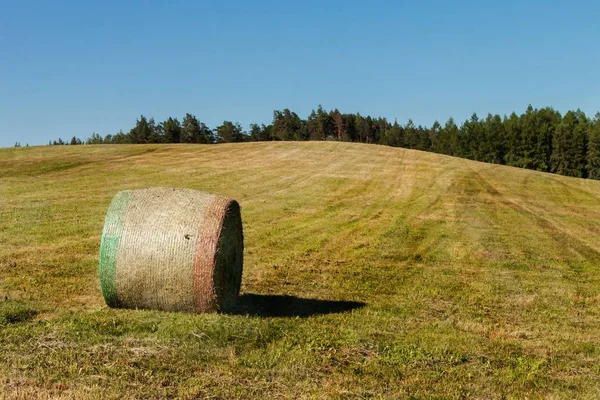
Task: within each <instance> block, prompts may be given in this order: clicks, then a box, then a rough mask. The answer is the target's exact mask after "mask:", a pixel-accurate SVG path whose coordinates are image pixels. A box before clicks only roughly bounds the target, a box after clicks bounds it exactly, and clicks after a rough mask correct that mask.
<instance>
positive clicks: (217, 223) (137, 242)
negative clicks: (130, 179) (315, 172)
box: [99, 188, 244, 313]
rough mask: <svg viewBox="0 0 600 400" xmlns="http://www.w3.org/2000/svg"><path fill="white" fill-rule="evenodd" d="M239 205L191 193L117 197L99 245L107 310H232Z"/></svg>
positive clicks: (157, 191)
mask: <svg viewBox="0 0 600 400" xmlns="http://www.w3.org/2000/svg"><path fill="white" fill-rule="evenodd" d="M243 241H244V239H243V233H242V218H241V214H240V207H239V205H238V203H237V202H236V201H235V200H231V199H228V198H225V197H221V196H215V195H211V194H207V193H202V192H198V191H196V190H190V189H168V188H150V189H143V190H125V191H122V192H119V193H117V195H116V196H115V197H114V198H113V200H112V203H111V204H110V207H109V209H108V213H107V214H106V221H105V224H104V229H103V231H102V240H101V244H100V266H99V276H100V287H101V289H102V295H103V296H104V300H105V301H106V304H108V306H110V307H119V308H140V309H155V310H165V311H188V312H198V313H199V312H208V311H218V310H226V309H227V308H229V307H231V306H233V305H234V303H235V300H236V298H237V296H238V294H239V291H240V284H241V280H242V264H243V248H244V244H243Z"/></svg>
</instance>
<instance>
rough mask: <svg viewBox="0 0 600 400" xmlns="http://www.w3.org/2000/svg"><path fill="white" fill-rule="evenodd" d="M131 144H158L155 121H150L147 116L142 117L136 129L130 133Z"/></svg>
mask: <svg viewBox="0 0 600 400" xmlns="http://www.w3.org/2000/svg"><path fill="white" fill-rule="evenodd" d="M129 139H130V141H131V143H156V125H155V123H154V119H153V118H151V119H150V120H148V119H147V118H146V117H145V116H143V115H142V116H140V118H139V119H138V120H137V122H136V124H135V127H133V128H132V129H131V130H130V131H129Z"/></svg>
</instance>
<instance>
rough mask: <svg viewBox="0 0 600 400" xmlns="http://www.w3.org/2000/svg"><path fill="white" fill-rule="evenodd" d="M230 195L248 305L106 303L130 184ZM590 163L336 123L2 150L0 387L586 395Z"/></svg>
mask: <svg viewBox="0 0 600 400" xmlns="http://www.w3.org/2000/svg"><path fill="white" fill-rule="evenodd" d="M148 186H173V187H188V188H193V189H199V190H203V191H207V192H211V193H218V194H222V195H226V196H230V197H233V198H235V199H237V200H238V201H239V202H240V204H241V206H242V215H243V221H244V233H245V244H246V247H245V263H244V275H243V282H242V292H243V293H244V294H245V295H244V296H242V303H241V305H242V311H240V312H239V313H238V314H239V315H188V314H176V313H173V314H170V313H162V312H149V311H126V310H112V309H108V308H107V307H106V306H105V304H104V302H103V300H102V297H101V294H100V291H99V286H98V279H97V263H98V251H99V241H100V233H101V230H102V226H103V223H104V215H105V213H106V210H107V208H108V205H109V203H110V200H111V199H112V197H113V196H114V194H115V193H116V192H117V191H118V190H121V189H126V188H127V189H134V188H142V187H148ZM599 234H600V182H598V181H592V180H583V179H575V178H567V177H562V176H557V175H551V174H546V173H539V172H534V171H528V170H522V169H517V168H512V167H505V166H499V165H491V164H483V163H479V162H474V161H468V160H464V159H459V158H452V157H448V156H442V155H437V154H433V153H425V152H419V151H414V150H404V149H399V148H391V147H383V146H375V145H362V144H348V143H332V142H320V143H319V142H304V143H290V142H263V143H244V144H231V145H115V146H109V145H106V146H50V147H35V148H33V147H32V148H20V149H0V354H1V356H0V398H2V397H3V396H6V397H11V398H12V397H22V398H31V397H32V396H34V395H37V396H40V397H42V398H44V397H60V396H62V397H64V398H82V397H86V398H105V397H109V398H133V397H138V398H152V397H156V398H160V397H175V396H178V397H183V398H194V397H200V398H202V397H207V396H213V397H215V398H232V397H235V398H275V397H280V398H303V397H306V398H309V397H316V398H322V397H334V398H373V397H375V398H378V397H384V398H386V397H387V398H394V397H402V396H404V397H410V396H412V397H413V398H435V397H437V398H455V397H461V396H466V397H478V398H502V397H508V398H523V397H530V398H537V397H555V398H576V397H580V398H597V397H599V396H600V345H599V344H598V343H599V342H598V338H599V337H600V241H599V240H598V237H599Z"/></svg>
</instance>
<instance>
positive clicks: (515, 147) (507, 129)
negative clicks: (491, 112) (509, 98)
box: [504, 112, 522, 167]
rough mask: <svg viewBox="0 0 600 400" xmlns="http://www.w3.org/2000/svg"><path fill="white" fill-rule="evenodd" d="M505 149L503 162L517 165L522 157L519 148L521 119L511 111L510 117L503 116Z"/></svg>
mask: <svg viewBox="0 0 600 400" xmlns="http://www.w3.org/2000/svg"><path fill="white" fill-rule="evenodd" d="M504 133H505V140H504V143H505V149H506V154H505V156H504V163H505V164H507V165H512V166H515V167H516V166H518V165H519V163H520V161H521V159H522V149H521V119H520V118H519V117H518V116H517V114H516V113H515V112H513V113H512V114H511V115H510V117H508V118H507V117H504Z"/></svg>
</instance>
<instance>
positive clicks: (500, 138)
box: [51, 105, 600, 179]
mask: <svg viewBox="0 0 600 400" xmlns="http://www.w3.org/2000/svg"><path fill="white" fill-rule="evenodd" d="M271 140H337V141H348V142H361V143H375V144H382V145H388V146H394V147H404V148H409V149H416V150H423V151H430V152H435V153H440V154H447V155H451V156H456V157H463V158H468V159H471V160H477V161H484V162H488V163H494V164H504V165H511V166H515V167H521V168H528V169H533V170H537V171H544V172H553V173H558V174H562V175H567V176H574V177H580V178H591V179H600V113H597V114H596V115H595V117H594V118H589V117H587V116H586V115H585V113H583V112H582V111H580V110H577V111H568V112H567V113H566V114H565V115H564V116H563V115H561V114H560V113H559V112H558V111H556V110H554V109H553V108H551V107H546V108H541V109H534V108H533V107H532V106H531V105H530V106H529V107H528V108H527V110H526V111H525V112H524V113H522V114H521V115H518V114H516V113H515V112H513V113H512V114H510V115H508V116H507V115H504V116H500V115H498V114H495V115H492V114H488V115H487V116H486V117H485V118H479V117H478V116H477V114H473V115H472V116H471V118H470V119H468V120H466V121H464V122H463V123H462V124H460V125H458V124H457V123H456V122H455V121H454V119H453V118H450V119H448V121H446V123H445V124H444V125H442V124H440V123H439V122H438V121H435V122H434V123H433V124H432V125H431V127H425V126H422V125H415V124H414V123H413V121H412V120H409V121H408V122H407V123H406V124H405V125H401V124H399V123H398V122H397V121H394V122H390V121H388V120H387V119H386V118H381V117H377V118H372V117H370V116H362V115H360V114H359V113H356V114H345V113H341V112H339V111H338V110H337V109H335V110H330V111H327V110H324V109H323V107H321V106H319V107H318V108H317V110H316V111H315V110H313V111H312V112H311V113H310V114H309V116H308V117H307V118H306V119H303V118H300V117H299V116H298V114H296V113H295V112H293V111H290V110H289V109H287V108H286V109H284V110H275V111H274V112H273V120H272V123H271V124H269V125H264V124H261V125H259V124H250V127H249V129H248V131H245V130H244V129H243V128H242V126H241V125H240V124H239V123H233V122H231V121H224V122H223V123H222V124H221V125H219V126H218V127H216V128H215V129H211V128H209V127H208V126H207V125H206V124H205V123H203V122H201V121H200V120H198V118H197V117H196V116H194V115H192V114H189V113H188V114H186V115H185V117H183V119H182V121H181V122H180V121H179V120H178V119H177V118H172V117H169V118H168V119H166V120H165V121H163V122H160V123H156V122H155V120H154V119H153V118H147V117H145V116H143V115H142V116H141V117H140V118H139V119H138V120H137V122H136V124H135V126H134V127H133V128H132V129H131V130H130V131H129V132H127V133H124V132H123V131H120V132H118V133H116V134H114V135H111V134H109V135H106V136H105V137H101V136H100V135H99V134H97V133H94V134H93V135H92V136H91V137H90V138H88V139H87V140H86V141H85V144H122V143H205V144H210V143H230V142H245V141H271ZM69 143H70V144H83V141H81V140H80V139H78V138H75V137H74V138H72V139H71V141H70V142H69ZM51 144H66V142H65V141H62V139H59V141H58V142H57V141H54V142H52V143H51Z"/></svg>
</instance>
